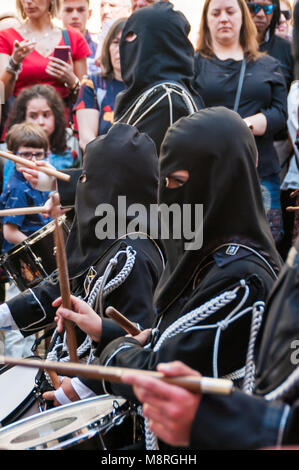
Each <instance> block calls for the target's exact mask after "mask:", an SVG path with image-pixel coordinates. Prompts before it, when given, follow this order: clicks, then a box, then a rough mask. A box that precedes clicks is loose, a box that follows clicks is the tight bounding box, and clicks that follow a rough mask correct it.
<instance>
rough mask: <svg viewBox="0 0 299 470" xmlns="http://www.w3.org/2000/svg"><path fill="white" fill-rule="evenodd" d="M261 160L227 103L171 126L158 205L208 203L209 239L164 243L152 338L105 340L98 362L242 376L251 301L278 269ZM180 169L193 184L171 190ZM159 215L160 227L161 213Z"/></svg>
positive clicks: (263, 294)
mask: <svg viewBox="0 0 299 470" xmlns="http://www.w3.org/2000/svg"><path fill="white" fill-rule="evenodd" d="M235 136H238V138H237V139H236V138H235ZM255 161H256V146H255V143H254V139H253V136H252V134H251V132H250V131H249V129H248V128H247V126H246V125H245V124H244V122H243V121H242V119H241V118H240V117H239V116H238V115H237V114H236V113H235V112H233V111H229V110H227V109H225V108H214V109H206V110H202V111H200V112H198V113H196V114H194V115H193V116H190V117H187V118H182V119H181V120H179V121H178V122H177V123H176V124H174V126H172V128H170V129H169V131H168V133H167V135H166V137H165V140H164V142H163V146H162V151H161V156H160V177H161V181H160V203H167V204H168V205H169V204H172V203H174V202H175V201H176V202H177V203H178V204H179V205H180V207H183V205H184V204H188V203H189V204H190V205H191V207H192V208H194V207H195V205H196V204H197V203H202V204H203V219H202V221H201V223H202V230H203V232H202V235H203V244H202V246H201V247H199V248H197V249H196V250H195V249H193V250H192V249H189V250H188V249H186V246H185V244H186V242H187V240H186V238H185V239H184V237H183V238H181V239H179V240H175V239H173V238H171V237H170V238H169V239H167V240H164V245H165V251H166V254H167V265H166V269H165V271H164V273H163V276H162V278H161V281H160V284H159V286H158V289H157V291H156V295H155V306H156V308H157V313H158V315H157V318H156V321H155V322H154V324H153V326H152V328H153V330H154V331H155V334H154V337H153V338H152V341H151V343H150V344H149V345H148V346H147V347H145V348H142V347H141V346H140V344H139V343H138V342H137V341H136V340H134V338H120V339H117V340H115V341H113V342H112V343H111V344H109V345H107V347H106V348H105V349H104V350H103V348H102V344H100V346H99V351H98V353H99V354H100V358H99V362H100V364H106V365H114V366H116V365H117V366H123V367H133V368H135V367H136V368H141V369H155V368H156V365H157V364H158V363H159V362H165V361H171V360H176V359H180V360H182V361H184V362H185V363H187V364H188V365H190V366H191V367H193V368H195V369H197V370H199V371H200V372H201V373H203V374H206V375H212V376H224V375H225V376H226V375H230V374H235V373H236V378H239V379H240V378H242V377H243V376H244V375H242V372H244V370H243V371H242V369H243V368H244V366H245V362H246V357H247V352H248V351H247V349H248V341H249V336H250V328H251V321H252V318H253V312H254V304H255V303H256V302H259V301H260V302H262V303H263V302H264V301H265V299H266V298H267V296H268V293H269V291H270V289H271V287H272V284H273V282H274V280H275V279H276V273H277V272H278V270H279V268H280V259H279V256H278V254H277V252H276V249H275V247H274V242H273V239H272V236H271V233H270V229H269V226H268V224H267V220H266V216H265V213H264V209H263V202H262V197H261V194H260V189H259V183H258V177H257V172H256V168H255ZM178 169H180V170H182V169H185V170H188V172H189V180H188V181H187V182H186V183H185V184H183V185H182V186H180V187H178V188H177V189H170V188H166V187H165V186H164V184H163V182H164V179H165V177H167V176H168V175H169V174H170V173H172V172H174V171H176V170H178ZM161 219H162V226H163V215H162V217H161ZM193 222H194V221H193ZM200 227H201V225H197V227H196V235H195V239H196V238H200V234H199V232H200ZM162 233H163V232H162ZM189 243H190V240H189ZM189 248H190V246H189ZM244 283H245V284H246V287H245V285H243V284H244ZM236 288H239V289H238V290H237V292H236V297H235V298H234V299H232V301H231V302H228V303H225V304H221V305H219V304H218V306H219V307H220V308H218V309H217V308H216V310H215V312H214V313H213V311H212V310H207V312H209V315H208V316H204V317H202V316H198V317H196V318H195V320H194V322H193V323H192V325H191V324H189V323H188V322H187V323H186V324H185V326H184V328H182V329H179V330H176V331H177V333H176V334H175V335H174V336H169V335H168V333H167V338H166V340H165V342H163V343H162V345H161V346H160V345H159V347H158V346H157V345H158V344H159V343H158V341H161V338H162V335H165V332H166V331H168V332H169V328H170V327H173V325H174V324H175V322H176V321H178V322H180V321H181V320H182V318H183V317H184V315H187V314H188V313H190V312H192V311H193V310H195V309H197V308H199V307H201V306H203V305H204V304H205V303H206V302H208V301H211V300H212V299H215V298H216V297H218V296H219V295H221V294H223V293H224V292H227V291H233V290H234V289H236ZM247 289H248V290H247ZM246 292H247V294H248V295H247V294H246ZM244 295H245V297H244ZM241 299H243V301H241ZM216 304H217V302H216ZM241 311H242V312H243V314H242V315H240V316H239V314H240V312H241ZM207 312H205V313H207ZM233 312H234V313H233ZM200 313H201V312H200ZM230 315H233V317H234V321H232V322H230V320H231V318H230ZM235 315H236V317H235ZM185 319H186V320H188V318H187V317H185ZM188 321H189V320H188ZM203 325H205V326H207V325H209V326H210V328H208V329H206V328H205V329H202V328H201V327H202V326H203ZM218 338H220V341H219V342H218ZM256 345H258V340H257V343H256ZM124 346H126V349H124V348H123V347H124ZM85 383H87V384H88V385H89V386H94V387H95V386H97V392H98V393H103V392H104V391H108V392H109V393H113V394H115V393H117V394H121V395H123V396H125V397H127V398H131V399H133V393H132V390H131V389H130V388H129V387H127V386H125V385H123V384H115V383H107V382H105V383H99V382H98V383H96V382H93V384H92V383H91V382H90V381H85Z"/></svg>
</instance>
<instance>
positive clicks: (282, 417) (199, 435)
mask: <svg viewBox="0 0 299 470" xmlns="http://www.w3.org/2000/svg"><path fill="white" fill-rule="evenodd" d="M289 414H290V407H289V406H287V405H285V404H283V403H280V402H267V401H266V400H264V399H262V398H257V397H254V396H251V395H247V394H245V393H243V392H241V391H238V390H235V391H234V392H233V393H232V395H230V396H226V397H223V396H219V395H204V396H203V398H202V400H201V403H200V405H199V407H198V410H197V413H196V416H195V419H194V421H193V425H192V429H191V442H190V447H191V448H192V449H204V450H212V449H218V450H259V449H264V448H267V447H274V446H276V445H279V444H281V437H282V435H283V432H284V429H285V426H286V423H287V421H288V419H289ZM297 443H298V434H297Z"/></svg>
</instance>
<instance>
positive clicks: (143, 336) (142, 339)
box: [127, 329, 152, 346]
mask: <svg viewBox="0 0 299 470" xmlns="http://www.w3.org/2000/svg"><path fill="white" fill-rule="evenodd" d="M151 331H152V330H150V329H147V330H143V331H141V333H139V334H138V335H136V336H132V335H127V336H129V337H131V338H134V339H136V340H137V341H138V343H140V345H141V346H145V345H146V343H147V342H148V340H149V338H150V335H151Z"/></svg>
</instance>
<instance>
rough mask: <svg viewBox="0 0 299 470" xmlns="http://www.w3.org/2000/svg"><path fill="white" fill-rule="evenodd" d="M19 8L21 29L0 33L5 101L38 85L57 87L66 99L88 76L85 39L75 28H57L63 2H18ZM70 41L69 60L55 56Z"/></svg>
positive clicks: (19, 27) (18, 27) (1, 69)
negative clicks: (25, 89)
mask: <svg viewBox="0 0 299 470" xmlns="http://www.w3.org/2000/svg"><path fill="white" fill-rule="evenodd" d="M16 7H17V11H18V13H19V15H20V17H21V19H22V21H21V23H20V26H17V27H14V28H7V29H4V30H3V31H1V32H0V80H2V82H3V83H4V85H5V97H6V100H7V99H8V98H9V97H10V96H12V95H13V96H18V94H19V93H20V91H21V90H22V89H24V88H26V87H28V86H31V85H35V84H37V83H43V84H48V85H52V86H54V88H55V89H56V90H57V91H58V93H59V94H60V96H61V97H62V98H64V99H66V100H67V98H68V97H69V96H70V95H72V94H74V93H75V92H76V91H78V89H79V86H80V83H79V81H80V79H81V78H82V77H83V75H84V74H86V70H87V67H86V58H87V57H88V56H89V55H90V49H89V47H88V44H87V42H86V40H85V38H84V37H83V35H82V34H81V33H80V32H78V31H76V30H75V29H74V28H71V27H68V28H67V29H66V30H64V31H62V30H61V29H60V28H58V27H57V26H55V24H54V22H53V19H54V18H55V17H56V15H57V12H58V10H59V8H60V0H16ZM68 41H69V45H70V49H71V53H70V54H69V55H68V59H67V61H64V60H61V59H59V58H57V57H54V50H55V48H56V46H63V45H68V44H67V42H68Z"/></svg>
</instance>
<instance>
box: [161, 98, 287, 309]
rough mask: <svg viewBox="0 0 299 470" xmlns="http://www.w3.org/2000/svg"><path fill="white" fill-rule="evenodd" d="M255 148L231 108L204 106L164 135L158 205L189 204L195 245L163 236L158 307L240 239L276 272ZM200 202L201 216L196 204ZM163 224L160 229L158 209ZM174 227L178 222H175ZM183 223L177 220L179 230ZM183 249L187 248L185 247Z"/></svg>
mask: <svg viewBox="0 0 299 470" xmlns="http://www.w3.org/2000/svg"><path fill="white" fill-rule="evenodd" d="M256 158H257V148H256V145H255V141H254V137H253V135H252V133H251V131H250V130H249V129H248V127H247V125H246V124H245V123H244V121H243V120H242V119H241V118H240V116H239V115H238V114H237V113H235V112H234V111H230V110H228V109H226V108H224V107H215V108H207V109H205V110H201V111H199V112H197V113H194V114H193V115H192V116H188V117H184V118H181V119H180V120H179V121H177V122H176V123H175V124H174V125H173V126H172V127H171V128H169V130H168V132H167V133H166V136H165V139H164V141H163V143H162V147H161V153H160V191H159V203H160V204H162V203H164V204H166V205H168V206H170V205H171V204H174V203H176V204H178V205H179V206H180V208H181V213H183V207H184V204H185V205H190V207H191V214H192V218H191V221H192V230H193V231H194V232H196V236H197V240H198V243H197V244H196V245H195V244H193V246H199V242H200V239H201V235H202V246H201V247H200V248H197V249H190V247H192V245H190V240H189V239H187V238H186V237H184V236H183V237H182V238H181V239H173V238H170V239H169V240H164V245H165V251H166V257H167V265H166V270H165V273H164V275H163V277H162V280H161V283H160V286H159V289H158V291H157V295H156V303H157V306H158V309H159V310H160V311H161V310H164V309H165V307H166V306H167V304H168V303H169V301H171V299H173V298H174V297H176V296H177V295H179V294H180V292H182V290H183V289H184V288H185V287H186V286H187V284H188V283H189V282H190V280H191V279H192V278H193V276H194V274H195V272H196V270H197V269H198V266H199V265H200V264H201V263H202V262H203V260H204V259H205V258H206V257H207V256H208V255H209V254H210V253H211V252H212V251H213V250H215V249H216V248H218V247H219V246H220V245H222V244H225V243H233V242H236V243H237V242H239V243H243V244H246V245H247V246H250V247H252V248H255V249H257V250H259V251H260V253H262V254H263V255H264V256H265V257H266V258H267V259H268V261H269V262H270V263H271V265H272V267H273V268H274V269H276V270H277V271H278V269H279V267H280V258H279V256H278V254H277V251H276V249H275V245H274V241H273V238H272V235H271V231H270V228H269V225H268V222H267V219H266V215H265V211H264V206H263V200H262V195H261V190H260V185H259V179H258V175H257V171H256ZM176 170H187V171H188V172H189V180H188V181H187V182H186V183H185V184H184V185H183V186H181V187H179V188H176V189H170V188H167V187H165V184H164V179H165V178H166V177H167V176H168V175H169V174H170V173H172V172H174V171H176ZM196 204H202V205H203V216H202V218H201V220H198V219H196V217H195V216H194V214H195V205H196ZM161 214H162V227H163V212H162V211H161ZM175 223H176V227H177V224H178V223H179V222H178V221H177V220H176V221H175ZM184 226H185V228H186V221H184V220H183V221H182V222H181V227H182V233H183V234H184ZM187 247H188V249H187Z"/></svg>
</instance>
